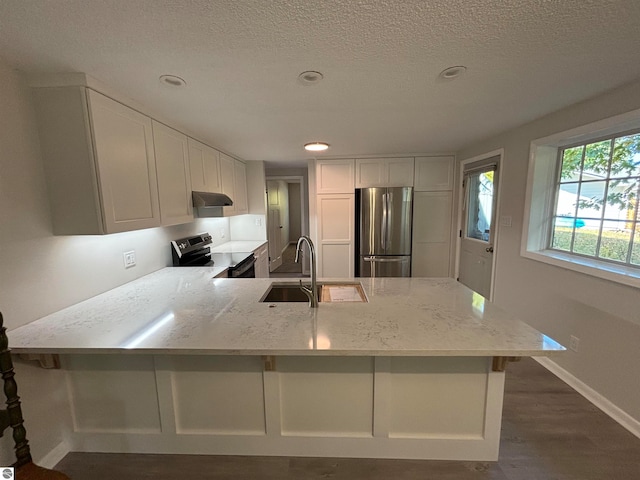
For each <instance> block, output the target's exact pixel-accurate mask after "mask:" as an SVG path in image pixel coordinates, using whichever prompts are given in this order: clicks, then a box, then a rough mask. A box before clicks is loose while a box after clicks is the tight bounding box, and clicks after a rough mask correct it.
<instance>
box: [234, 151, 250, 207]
mask: <svg viewBox="0 0 640 480" xmlns="http://www.w3.org/2000/svg"><path fill="white" fill-rule="evenodd" d="M233 182H234V183H233V185H234V190H235V198H234V199H233V201H234V203H235V204H236V215H244V214H246V213H249V202H248V200H247V167H246V165H245V164H244V163H243V162H241V161H239V160H235V161H234V164H233Z"/></svg>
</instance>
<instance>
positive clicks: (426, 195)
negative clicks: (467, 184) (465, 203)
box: [411, 192, 452, 277]
mask: <svg viewBox="0 0 640 480" xmlns="http://www.w3.org/2000/svg"><path fill="white" fill-rule="evenodd" d="M451 208H452V193H451V192H415V193H414V196H413V212H414V214H413V248H412V258H411V274H412V276H413V277H448V276H449V260H450V258H449V256H450V252H451Z"/></svg>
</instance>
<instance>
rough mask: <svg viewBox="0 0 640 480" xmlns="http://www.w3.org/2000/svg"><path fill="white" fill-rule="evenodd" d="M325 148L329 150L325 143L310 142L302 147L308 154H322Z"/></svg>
mask: <svg viewBox="0 0 640 480" xmlns="http://www.w3.org/2000/svg"><path fill="white" fill-rule="evenodd" d="M327 148H329V144H328V143H325V142H311V143H307V144H305V146H304V149H305V150H307V151H308V152H324V151H325V150H326V149H327Z"/></svg>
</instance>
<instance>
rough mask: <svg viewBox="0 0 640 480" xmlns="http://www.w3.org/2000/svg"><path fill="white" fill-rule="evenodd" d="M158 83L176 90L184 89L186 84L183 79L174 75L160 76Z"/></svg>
mask: <svg viewBox="0 0 640 480" xmlns="http://www.w3.org/2000/svg"><path fill="white" fill-rule="evenodd" d="M160 83H162V84H164V85H168V86H169V87H176V88H180V87H184V86H185V85H186V84H187V82H185V81H184V79H182V78H180V77H176V76H175V75H162V76H161V77H160Z"/></svg>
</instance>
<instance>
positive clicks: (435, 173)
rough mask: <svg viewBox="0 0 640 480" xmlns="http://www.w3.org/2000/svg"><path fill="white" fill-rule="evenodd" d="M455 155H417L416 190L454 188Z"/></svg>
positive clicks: (426, 190) (427, 190)
mask: <svg viewBox="0 0 640 480" xmlns="http://www.w3.org/2000/svg"><path fill="white" fill-rule="evenodd" d="M453 169H454V157H453V156H443V157H416V159H415V179H414V181H415V183H414V187H415V191H416V192H429V191H438V190H453Z"/></svg>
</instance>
